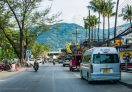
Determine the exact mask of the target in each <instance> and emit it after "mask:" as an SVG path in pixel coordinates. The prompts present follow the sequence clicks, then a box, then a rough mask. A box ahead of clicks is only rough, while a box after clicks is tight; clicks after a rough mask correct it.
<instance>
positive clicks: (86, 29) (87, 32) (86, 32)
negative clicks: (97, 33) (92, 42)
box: [85, 29, 88, 39]
mask: <svg viewBox="0 0 132 92" xmlns="http://www.w3.org/2000/svg"><path fill="white" fill-rule="evenodd" d="M87 30H88V29H86V38H85V39H87V37H88V36H87V35H88V32H87Z"/></svg>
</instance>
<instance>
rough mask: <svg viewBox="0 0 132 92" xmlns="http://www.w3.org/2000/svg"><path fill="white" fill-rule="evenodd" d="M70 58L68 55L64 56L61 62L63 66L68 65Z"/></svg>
mask: <svg viewBox="0 0 132 92" xmlns="http://www.w3.org/2000/svg"><path fill="white" fill-rule="evenodd" d="M70 60H71V57H70V56H68V57H66V58H65V60H64V62H63V67H65V66H69V65H70Z"/></svg>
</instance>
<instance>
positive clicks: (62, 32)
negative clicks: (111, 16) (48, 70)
mask: <svg viewBox="0 0 132 92" xmlns="http://www.w3.org/2000/svg"><path fill="white" fill-rule="evenodd" d="M51 26H52V27H57V29H54V30H49V31H46V32H44V33H43V34H42V35H40V36H39V37H38V38H37V42H38V43H42V44H47V45H49V46H50V48H51V49H52V50H58V48H64V47H65V44H66V43H68V42H73V43H75V41H76V35H75V33H76V28H77V32H78V35H77V36H78V37H77V40H78V41H79V40H80V39H84V38H85V36H86V30H85V29H84V28H83V27H82V26H80V25H77V24H74V23H71V24H70V23H58V24H54V25H51ZM128 26H129V24H124V25H121V26H118V27H117V30H119V31H120V29H122V30H125V29H126V28H127V27H128ZM96 30H97V29H96ZM113 30H114V28H111V29H110V33H111V35H113V33H114V31H113ZM117 33H118V32H117ZM100 36H101V38H102V29H100ZM105 37H107V29H106V30H105Z"/></svg>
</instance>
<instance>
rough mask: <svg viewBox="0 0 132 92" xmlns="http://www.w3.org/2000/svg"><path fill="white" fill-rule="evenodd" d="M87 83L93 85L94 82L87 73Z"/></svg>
mask: <svg viewBox="0 0 132 92" xmlns="http://www.w3.org/2000/svg"><path fill="white" fill-rule="evenodd" d="M87 81H88V84H91V83H92V81H90V80H89V73H87Z"/></svg>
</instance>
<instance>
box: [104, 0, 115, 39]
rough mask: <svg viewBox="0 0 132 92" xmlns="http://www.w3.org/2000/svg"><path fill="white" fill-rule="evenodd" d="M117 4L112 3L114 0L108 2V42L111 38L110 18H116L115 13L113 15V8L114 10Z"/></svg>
mask: <svg viewBox="0 0 132 92" xmlns="http://www.w3.org/2000/svg"><path fill="white" fill-rule="evenodd" d="M114 4H115V2H112V0H108V2H107V11H106V13H107V17H108V40H109V38H110V17H111V16H114V15H115V13H113V8H114Z"/></svg>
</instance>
